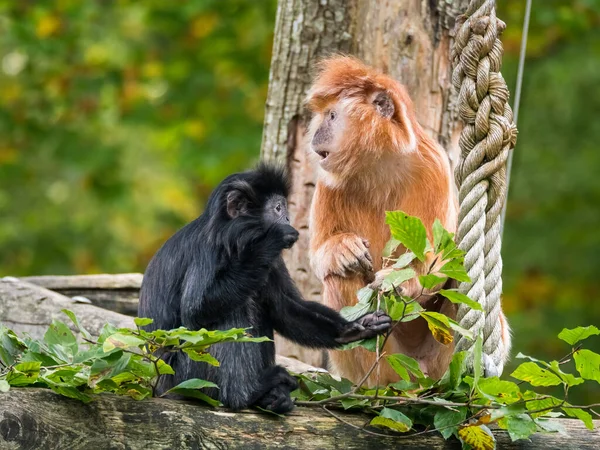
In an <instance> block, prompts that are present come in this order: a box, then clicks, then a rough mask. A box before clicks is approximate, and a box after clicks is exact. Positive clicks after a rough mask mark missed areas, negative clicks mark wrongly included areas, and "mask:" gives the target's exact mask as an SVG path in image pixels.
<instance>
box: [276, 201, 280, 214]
mask: <svg viewBox="0 0 600 450" xmlns="http://www.w3.org/2000/svg"><path fill="white" fill-rule="evenodd" d="M275 211H277V212H278V213H280V212H281V203H277V206H276V207H275Z"/></svg>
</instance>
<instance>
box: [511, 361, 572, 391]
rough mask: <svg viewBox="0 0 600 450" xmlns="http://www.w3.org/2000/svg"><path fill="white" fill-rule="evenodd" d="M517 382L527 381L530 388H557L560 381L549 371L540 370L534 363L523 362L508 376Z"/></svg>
mask: <svg viewBox="0 0 600 450" xmlns="http://www.w3.org/2000/svg"><path fill="white" fill-rule="evenodd" d="M510 376H511V377H513V378H516V379H517V380H522V381H527V382H528V383H529V384H531V385H532V386H557V385H559V384H562V380H561V379H560V378H559V377H558V376H557V375H556V374H554V373H552V372H550V371H549V370H546V369H542V368H541V367H540V366H538V365H537V364H536V363H534V362H525V363H523V364H521V365H520V366H519V367H517V369H516V370H515V371H514V372H513V373H511V374H510Z"/></svg>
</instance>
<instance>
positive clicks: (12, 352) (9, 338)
mask: <svg viewBox="0 0 600 450" xmlns="http://www.w3.org/2000/svg"><path fill="white" fill-rule="evenodd" d="M26 348H27V347H26V345H25V343H24V342H23V341H21V339H19V338H18V337H17V335H16V334H15V332H14V331H12V330H9V329H8V328H6V327H4V326H1V325H0V361H2V362H3V363H4V364H5V365H6V366H11V365H13V364H14V363H15V362H16V359H15V358H16V357H17V355H19V354H20V353H21V352H22V351H23V350H25V349H26Z"/></svg>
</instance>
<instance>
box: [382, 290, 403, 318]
mask: <svg viewBox="0 0 600 450" xmlns="http://www.w3.org/2000/svg"><path fill="white" fill-rule="evenodd" d="M384 299H385V306H386V312H387V315H388V316H390V318H391V319H392V320H394V321H398V320H400V319H402V316H403V315H404V311H405V310H406V304H405V303H404V302H403V301H402V300H398V299H397V297H396V296H394V295H390V296H389V297H384Z"/></svg>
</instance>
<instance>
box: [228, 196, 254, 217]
mask: <svg viewBox="0 0 600 450" xmlns="http://www.w3.org/2000/svg"><path fill="white" fill-rule="evenodd" d="M248 203H249V202H248V199H247V198H246V196H245V195H244V194H243V193H242V192H241V191H238V190H237V189H234V190H231V191H229V192H228V193H227V215H228V216H229V217H230V218H231V219H235V218H236V217H239V216H241V215H243V214H246V213H247V212H248Z"/></svg>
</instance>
